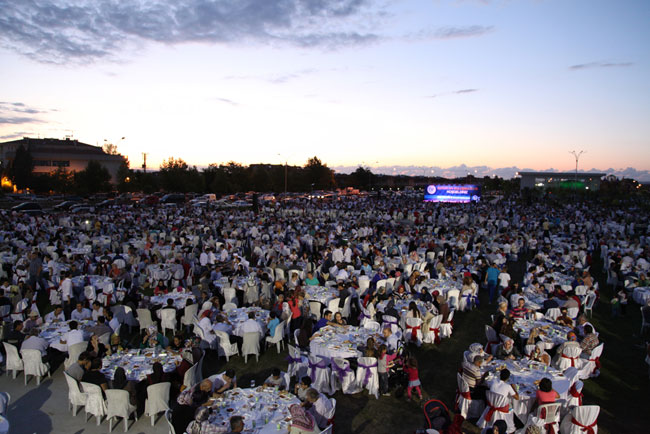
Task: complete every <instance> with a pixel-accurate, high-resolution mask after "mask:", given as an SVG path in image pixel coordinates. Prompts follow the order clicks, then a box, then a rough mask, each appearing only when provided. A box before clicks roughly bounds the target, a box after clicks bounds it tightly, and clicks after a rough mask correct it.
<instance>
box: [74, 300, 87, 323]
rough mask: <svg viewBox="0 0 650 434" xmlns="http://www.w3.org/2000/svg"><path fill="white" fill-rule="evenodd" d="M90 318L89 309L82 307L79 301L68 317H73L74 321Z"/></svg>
mask: <svg viewBox="0 0 650 434" xmlns="http://www.w3.org/2000/svg"><path fill="white" fill-rule="evenodd" d="M91 318H92V312H90V309H86V308H85V307H83V305H82V304H81V303H77V308H76V309H75V310H73V311H72V313H71V314H70V319H73V320H75V321H83V320H85V319H91Z"/></svg>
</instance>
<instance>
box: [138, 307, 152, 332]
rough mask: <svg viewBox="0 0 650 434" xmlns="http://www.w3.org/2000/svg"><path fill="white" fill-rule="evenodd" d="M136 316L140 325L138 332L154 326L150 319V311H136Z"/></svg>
mask: <svg viewBox="0 0 650 434" xmlns="http://www.w3.org/2000/svg"><path fill="white" fill-rule="evenodd" d="M136 312H137V314H138V323H139V324H140V330H142V329H147V328H149V327H150V326H152V325H156V324H155V323H154V322H153V320H152V319H151V311H150V310H149V309H137V310H136Z"/></svg>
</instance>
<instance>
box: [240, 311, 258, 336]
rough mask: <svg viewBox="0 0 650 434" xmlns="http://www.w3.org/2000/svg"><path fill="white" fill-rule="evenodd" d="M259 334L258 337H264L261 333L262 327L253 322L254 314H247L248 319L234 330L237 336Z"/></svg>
mask: <svg viewBox="0 0 650 434" xmlns="http://www.w3.org/2000/svg"><path fill="white" fill-rule="evenodd" d="M255 332H257V333H259V334H260V337H262V336H264V333H263V332H262V327H260V325H259V323H258V322H257V321H255V312H248V319H247V320H246V321H244V322H243V323H241V324H240V325H238V326H237V328H236V329H235V334H237V335H239V336H242V337H243V336H244V333H255Z"/></svg>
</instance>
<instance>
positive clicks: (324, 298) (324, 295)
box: [304, 286, 339, 306]
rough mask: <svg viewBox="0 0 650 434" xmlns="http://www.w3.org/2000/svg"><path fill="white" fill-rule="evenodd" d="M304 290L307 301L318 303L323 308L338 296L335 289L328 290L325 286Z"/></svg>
mask: <svg viewBox="0 0 650 434" xmlns="http://www.w3.org/2000/svg"><path fill="white" fill-rule="evenodd" d="M304 290H305V299H306V300H307V301H318V302H320V303H323V304H324V305H325V306H327V303H329V301H330V300H333V299H335V298H336V297H338V296H339V291H338V289H337V288H328V287H327V286H305V287H304Z"/></svg>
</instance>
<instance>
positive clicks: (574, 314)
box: [567, 307, 580, 319]
mask: <svg viewBox="0 0 650 434" xmlns="http://www.w3.org/2000/svg"><path fill="white" fill-rule="evenodd" d="M579 312H580V309H579V308H577V307H570V308H568V309H567V315H569V316H570V317H571V318H573V319H576V318H577V317H578V313H579Z"/></svg>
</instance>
